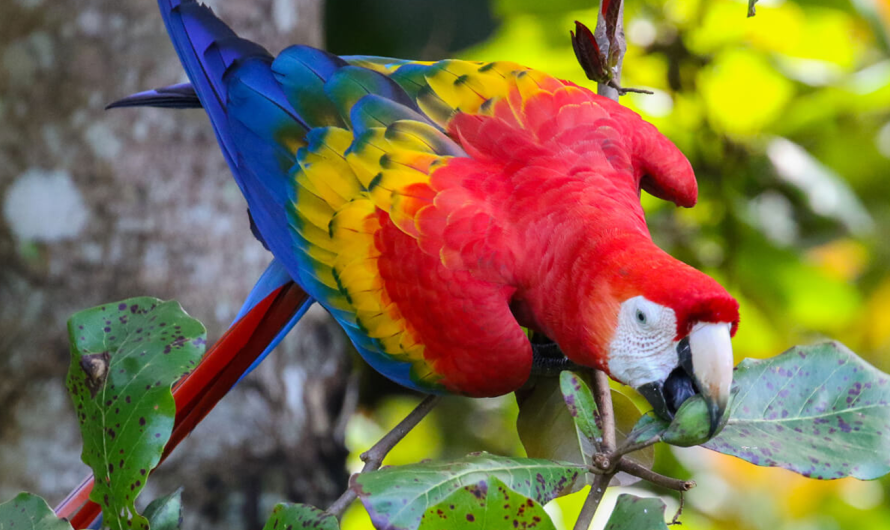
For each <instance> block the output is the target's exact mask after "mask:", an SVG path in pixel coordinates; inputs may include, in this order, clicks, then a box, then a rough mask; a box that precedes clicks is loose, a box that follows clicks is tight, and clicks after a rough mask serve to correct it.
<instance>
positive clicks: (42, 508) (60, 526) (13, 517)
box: [0, 493, 71, 530]
mask: <svg viewBox="0 0 890 530" xmlns="http://www.w3.org/2000/svg"><path fill="white" fill-rule="evenodd" d="M0 530H71V525H70V524H68V521H66V520H65V519H59V518H58V517H56V514H55V513H53V511H52V510H51V509H50V507H49V506H48V505H47V504H46V501H45V500H43V499H41V498H40V497H38V496H37V495H32V494H30V493H19V494H18V495H16V496H15V497H14V498H13V499H12V500H10V501H7V502H4V503H3V504H0Z"/></svg>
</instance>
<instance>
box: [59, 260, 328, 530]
mask: <svg viewBox="0 0 890 530" xmlns="http://www.w3.org/2000/svg"><path fill="white" fill-rule="evenodd" d="M280 270H281V269H280V267H279V266H278V265H276V262H273V265H272V266H270V267H269V269H268V270H267V271H266V273H265V274H264V275H263V277H262V278H261V279H260V281H259V282H258V283H257V286H256V287H255V288H254V290H253V292H252V293H251V296H250V297H249V298H248V301H247V303H246V304H245V309H242V314H241V315H239V318H238V319H237V320H236V322H235V323H234V324H233V325H232V326H231V327H230V328H229V329H228V331H226V333H225V334H224V335H223V336H222V337H220V339H219V341H217V342H216V344H214V345H213V347H212V348H210V350H209V351H208V352H207V354H206V355H205V356H204V358H203V359H202V361H201V363H200V364H199V365H198V366H197V368H195V370H194V371H193V372H192V373H190V374H189V375H188V376H186V377H184V378H183V379H182V380H181V381H180V382H179V383H177V384H176V385H175V386H174V388H173V396H174V398H175V400H176V420H175V423H174V426H173V433H172V435H171V436H170V440H169V441H168V442H167V445H166V447H164V453H163V455H162V456H161V462H163V461H164V460H165V459H166V458H167V456H168V455H169V454H170V453H171V452H172V451H173V449H174V448H176V446H177V445H178V444H179V442H181V441H182V440H183V439H184V438H185V437H186V436H187V435H188V434H189V433H191V432H192V431H193V430H194V429H195V427H196V426H197V425H198V423H200V422H201V420H202V419H204V417H205V416H206V415H207V414H208V413H209V412H210V411H211V410H212V409H213V407H214V406H216V404H217V403H218V402H219V400H220V399H222V397H223V396H224V395H226V393H227V392H228V391H229V390H230V389H231V388H232V387H233V386H235V384H236V383H237V382H238V381H239V380H240V379H241V378H242V377H243V376H244V375H245V374H247V373H249V372H250V370H252V369H253V368H254V367H255V366H256V365H257V364H258V363H259V361H261V360H262V358H263V357H265V356H266V355H268V353H269V352H270V351H271V350H272V349H273V348H274V347H275V345H277V344H278V342H280V341H281V339H282V338H283V337H284V335H286V334H287V332H288V331H289V330H290V329H291V328H292V327H293V326H294V324H296V322H297V321H298V320H299V319H300V317H302V316H303V314H305V312H306V310H307V309H308V308H309V306H310V305H312V303H313V300H312V298H310V297H309V295H307V294H306V293H305V292H304V291H303V290H302V289H301V288H300V287H299V286H298V285H296V284H295V283H294V282H292V281H290V280H289V279H287V280H286V281H284V282H282V281H281V280H283V279H284V278H285V276H283V275H282V274H280ZM92 488H93V477H92V476H89V477H88V478H87V479H86V480H84V482H83V483H81V485H80V486H78V487H77V488H76V489H75V490H74V491H72V492H71V494H69V495H68V497H67V498H66V499H65V500H64V501H62V502H61V503H60V504H59V505H58V506H57V507H56V509H55V512H56V515H57V516H59V517H65V518H67V519H68V520H69V521H70V522H71V525H72V526H73V527H74V528H75V529H83V528H90V527H91V525H92V524H93V522H94V521H95V520H96V519H97V518H98V517H99V516H100V515H101V512H102V509H101V507H100V506H99V505H98V504H96V503H94V502H92V501H89V500H88V499H89V495H90V492H91V491H92Z"/></svg>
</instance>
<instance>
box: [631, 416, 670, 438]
mask: <svg viewBox="0 0 890 530" xmlns="http://www.w3.org/2000/svg"><path fill="white" fill-rule="evenodd" d="M669 426H670V423H668V422H666V421H664V420H663V419H661V418H659V417H658V416H656V415H655V412H653V411H651V410H650V411H649V412H647V413H646V414H643V417H642V418H640V421H638V422H637V424H636V425H634V427H633V429H632V430H631V431H630V434H628V435H627V442H626V443H628V444H638V443H643V442H648V441H650V440H652V439H653V438H658V439H659V440H660V439H661V435H662V434H663V433H664V431H666V430H667V429H668V427H669Z"/></svg>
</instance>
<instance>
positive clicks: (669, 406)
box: [637, 323, 733, 438]
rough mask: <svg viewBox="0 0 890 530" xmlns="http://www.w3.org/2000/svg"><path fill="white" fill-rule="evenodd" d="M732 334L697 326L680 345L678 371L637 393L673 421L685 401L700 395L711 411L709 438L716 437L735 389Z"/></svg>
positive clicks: (726, 328)
mask: <svg viewBox="0 0 890 530" xmlns="http://www.w3.org/2000/svg"><path fill="white" fill-rule="evenodd" d="M729 332H730V325H729V324H725V323H699V324H697V325H696V326H695V327H694V328H693V330H692V332H691V333H690V334H689V336H687V337H686V338H684V339H683V340H681V341H680V342H679V343H677V360H678V362H677V368H676V369H674V371H673V372H671V374H670V375H669V376H668V378H667V379H666V380H664V381H653V382H651V383H647V384H645V385H642V386H641V387H639V388H638V389H637V390H638V391H639V392H640V393H641V394H643V397H645V398H646V399H647V400H648V401H649V403H651V404H652V406H653V408H654V409H655V412H656V413H657V414H658V415H659V416H661V417H663V418H665V419H673V417H674V414H675V413H676V412H677V410H678V409H679V408H680V405H682V404H683V402H684V401H686V400H687V399H689V398H690V397H692V396H693V395H695V394H701V396H702V398H703V399H704V401H705V404H706V405H707V409H708V420H709V424H710V425H709V431H708V437H709V438H710V437H712V436H713V435H714V434H716V433H717V429H718V428H719V427H720V423H721V420H722V418H723V413H724V412H725V411H726V406H727V405H728V404H729V396H730V393H731V387H732V363H733V358H732V341H731V339H730V334H729Z"/></svg>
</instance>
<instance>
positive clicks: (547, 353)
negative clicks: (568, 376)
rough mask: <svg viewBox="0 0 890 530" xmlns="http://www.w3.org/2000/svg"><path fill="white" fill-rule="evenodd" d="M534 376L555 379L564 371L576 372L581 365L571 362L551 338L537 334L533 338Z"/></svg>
mask: <svg viewBox="0 0 890 530" xmlns="http://www.w3.org/2000/svg"><path fill="white" fill-rule="evenodd" d="M531 343H532V374H531V375H533V376H544V377H555V376H558V375H559V373H560V372H562V371H563V370H575V369H577V368H580V366H579V365H577V364H575V363H573V362H572V361H570V360H569V359H568V358H567V357H566V356H565V354H564V353H562V350H560V349H559V345H558V344H556V343H555V342H553V341H552V340H550V339H549V338H547V337H545V336H543V335H540V334H535V335H534V336H533V337H532V341H531Z"/></svg>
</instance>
